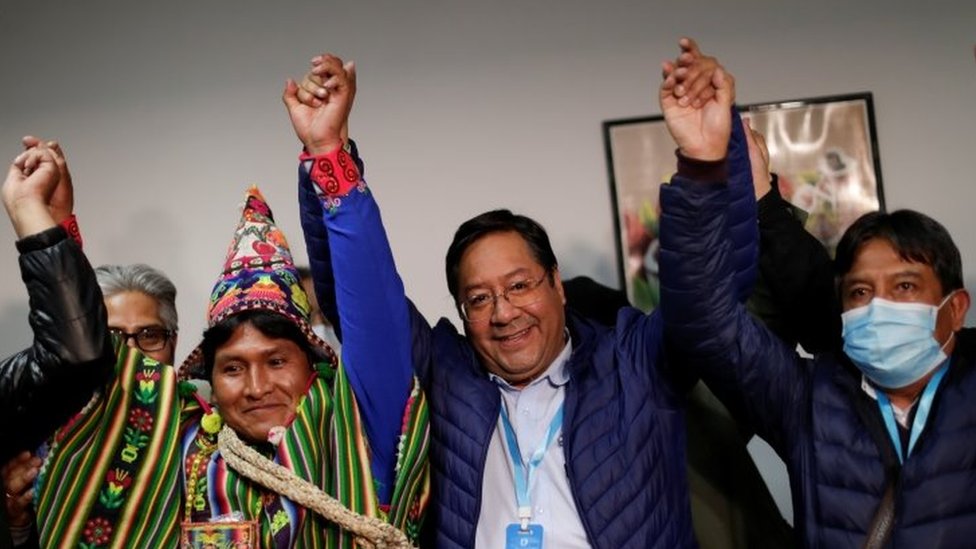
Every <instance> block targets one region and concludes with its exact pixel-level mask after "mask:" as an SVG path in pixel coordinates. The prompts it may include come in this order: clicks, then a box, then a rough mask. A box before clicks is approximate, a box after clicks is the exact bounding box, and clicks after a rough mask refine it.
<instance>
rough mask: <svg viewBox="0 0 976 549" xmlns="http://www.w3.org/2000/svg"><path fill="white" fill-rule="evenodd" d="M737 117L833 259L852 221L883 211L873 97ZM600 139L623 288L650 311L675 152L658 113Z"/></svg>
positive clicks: (767, 106)
mask: <svg viewBox="0 0 976 549" xmlns="http://www.w3.org/2000/svg"><path fill="white" fill-rule="evenodd" d="M739 109H740V111H741V112H742V113H743V116H745V117H747V118H749V119H750V120H751V124H752V128H753V129H755V130H757V131H759V132H760V133H762V134H763V135H764V136H765V138H766V144H767V146H768V148H769V157H770V167H771V169H772V171H773V172H775V173H777V174H778V175H779V190H780V193H781V194H782V195H783V197H784V198H786V199H787V200H789V201H790V202H791V203H792V204H794V205H795V206H797V207H798V208H799V209H801V210H803V211H804V212H806V221H805V227H806V229H807V230H808V231H810V233H811V234H813V235H814V236H816V237H817V238H818V239H819V240H820V241H821V242H822V243H823V244H824V246H826V247H827V249H828V251H830V253H831V255H833V251H834V248H835V247H836V245H837V242H838V241H839V240H840V237H841V235H843V233H844V231H845V230H846V229H847V227H849V226H850V225H851V223H853V222H854V220H855V219H857V218H858V217H860V216H861V215H862V214H864V213H866V212H870V211H875V210H878V209H883V208H884V195H883V193H882V188H881V163H880V159H879V157H878V142H877V137H876V131H875V122H874V104H873V101H872V97H871V94H870V93H858V94H850V95H837V96H830V97H816V98H810V99H799V100H794V101H783V102H777V103H761V104H755V105H745V106H740V107H739ZM603 140H604V146H605V148H606V154H607V167H608V170H609V175H610V194H611V198H612V202H613V210H614V223H615V226H616V235H617V238H616V240H617V262H618V265H619V273H620V283H621V287H623V288H626V290H627V296H628V297H629V298H630V301H631V303H633V304H634V305H635V306H637V307H639V308H641V309H644V310H650V309H652V308H654V307H656V306H657V303H658V284H657V259H656V258H657V244H658V242H657V220H658V211H659V210H658V188H659V187H660V185H661V183H663V182H666V181H668V180H670V179H671V175H672V174H673V173H674V170H675V162H676V160H675V156H674V151H675V149H676V147H677V146H676V145H675V143H674V141H673V140H672V139H671V135H670V134H669V133H668V130H667V127H666V126H665V124H664V118H663V116H660V115H658V116H649V117H643V118H628V119H622V120H608V121H605V122H604V123H603Z"/></svg>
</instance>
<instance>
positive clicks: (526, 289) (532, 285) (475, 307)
mask: <svg viewBox="0 0 976 549" xmlns="http://www.w3.org/2000/svg"><path fill="white" fill-rule="evenodd" d="M548 276H549V275H548V274H544V275H542V276H540V277H539V278H536V279H530V280H519V281H517V282H513V283H511V284H509V285H508V286H507V287H506V288H505V290H504V291H502V293H500V294H495V293H491V292H486V291H479V292H475V293H473V294H471V295H469V296H468V297H466V298H464V299H463V300H461V316H463V317H464V320H467V321H468V322H481V321H484V320H488V318H490V317H491V313H492V310H493V309H494V308H495V302H496V301H498V298H501V297H503V298H505V300H506V301H508V303H509V304H511V305H512V306H513V307H526V306H529V305H532V304H533V303H535V302H537V301H539V300H540V299H542V292H541V291H540V290H541V284H542V281H543V280H545V279H546V277H548Z"/></svg>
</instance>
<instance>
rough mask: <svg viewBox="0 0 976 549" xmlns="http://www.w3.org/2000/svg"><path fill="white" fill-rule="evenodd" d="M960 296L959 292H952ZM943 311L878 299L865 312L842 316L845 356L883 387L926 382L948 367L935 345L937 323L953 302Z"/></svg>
mask: <svg viewBox="0 0 976 549" xmlns="http://www.w3.org/2000/svg"><path fill="white" fill-rule="evenodd" d="M953 293H955V292H953ZM950 297H952V293H950V294H949V295H947V296H946V297H945V299H943V300H942V303H940V304H939V306H938V307H936V306H935V305H929V304H926V303H901V302H895V301H888V300H885V299H881V298H874V299H872V300H871V302H870V303H868V304H867V305H865V306H863V307H858V308H856V309H851V310H850V311H847V312H845V313H844V314H843V315H841V319H842V320H843V324H844V332H843V337H844V352H845V353H847V356H848V357H850V359H851V361H852V362H854V364H855V365H856V366H857V367H858V369H860V370H861V372H863V373H864V375H865V376H867V378H868V379H870V380H871V381H872V382H874V383H875V384H877V385H878V386H880V387H882V388H885V389H899V388H901V387H906V386H908V385H911V384H912V383H914V382H916V381H918V380H920V379H922V378H923V377H925V376H926V375H927V374H928V373H929V372H931V371H933V370H935V369H936V368H937V367H938V366H939V365H940V364H942V363H943V362H945V360H946V358H947V357H946V354H945V352H944V351H943V349H944V348H945V346H946V345H948V344H949V342H950V341H952V335H954V334H952V335H950V336H949V339H947V340H946V342H945V343H944V344H942V345H939V342H938V341H936V340H935V335H934V333H933V332H934V331H935V321H936V318H938V316H939V310H940V309H942V306H943V305H945V304H946V302H947V301H949V298H950Z"/></svg>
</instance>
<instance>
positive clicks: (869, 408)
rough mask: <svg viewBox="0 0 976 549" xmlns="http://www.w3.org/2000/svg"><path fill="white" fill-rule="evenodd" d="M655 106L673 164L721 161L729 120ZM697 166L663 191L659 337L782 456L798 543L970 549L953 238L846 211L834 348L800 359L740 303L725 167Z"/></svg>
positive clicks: (964, 334)
mask: <svg viewBox="0 0 976 549" xmlns="http://www.w3.org/2000/svg"><path fill="white" fill-rule="evenodd" d="M664 95H665V94H662V97H663V96H664ZM662 110H663V111H664V114H665V119H666V120H667V121H668V126H669V130H671V133H672V135H673V136H674V138H675V141H676V142H677V143H678V145H679V158H684V157H687V156H688V154H687V152H686V151H701V150H706V152H708V151H709V150H713V149H714V152H715V153H716V154H717V156H716V155H705V156H701V155H699V157H705V158H719V157H721V150H720V149H722V150H724V149H723V148H724V146H725V142H727V140H728V135H729V133H728V124H727V122H726V123H725V124H720V123H715V121H714V120H711V121H701V122H702V124H701V127H700V128H690V127H689V123H688V121H689V120H691V121H694V120H698V119H700V118H701V117H698V119H696V118H695V116H694V113H689V112H687V111H689V109H687V108H685V107H682V106H680V105H677V104H674V103H673V102H672V103H668V102H665V101H662ZM706 122H710V123H706ZM697 130H700V131H697ZM709 147H712V149H709ZM682 162H685V163H687V161H686V160H679V166H680V165H681V163H682ZM688 172H689V170H688V169H685V170H684V171H683V170H682V169H681V168H680V167H679V175H681V174H682V173H688ZM692 173H693V174H694V176H693V177H677V176H676V177H675V179H674V180H673V181H672V184H671V185H666V186H665V187H663V188H662V191H661V204H662V217H661V234H662V246H661V257H662V261H661V271H660V272H661V288H662V300H663V301H665V302H666V303H669V304H671V306H669V307H664V308H662V315H663V319H664V323H665V336H666V340H667V341H668V344H669V345H670V351H671V352H672V355H673V356H675V357H677V358H679V359H680V361H681V363H683V364H689V365H696V366H697V367H698V368H700V373H701V376H702V378H703V379H704V380H705V381H706V383H708V385H709V387H710V388H712V390H713V391H714V392H715V393H716V395H718V397H719V398H720V399H722V400H723V401H724V402H725V404H726V405H727V406H729V408H731V409H737V410H741V411H742V412H743V413H744V414H746V416H747V419H748V421H750V422H751V423H752V424H753V425H754V426H755V427H756V431H757V433H758V434H759V435H760V436H762V437H763V438H764V439H765V440H766V441H767V442H769V443H770V445H771V446H772V447H773V448H774V449H775V450H776V451H777V453H778V454H779V455H780V456H781V457H782V458H783V460H784V461H785V462H786V465H787V468H788V470H789V473H790V483H791V487H792V492H793V507H794V509H795V520H794V523H795V526H796V532H797V535H798V536H799V537H800V539H801V541H802V543H803V545H804V546H805V547H887V546H892V547H972V546H973V543H974V541H973V540H976V406H973V404H972V401H973V398H976V330H972V329H963V327H962V324H963V320H964V318H965V315H966V312H967V310H968V309H969V305H970V297H969V293H968V292H967V291H966V290H965V289H964V288H963V277H962V261H961V258H960V255H959V250H958V249H957V248H956V246H955V244H954V243H953V242H952V238H951V237H950V236H949V233H948V232H947V231H946V230H945V228H944V227H942V225H940V224H939V223H938V222H936V221H935V220H933V219H931V218H929V217H927V216H925V215H923V214H920V213H917V212H913V211H909V210H900V211H896V212H893V213H871V214H867V215H865V216H864V217H862V218H860V219H859V220H858V221H856V222H855V223H854V224H853V225H852V226H851V227H850V229H848V231H847V232H846V233H845V234H844V237H843V238H842V239H841V241H840V244H839V245H838V248H837V259H836V268H837V274H838V291H839V295H840V300H841V306H842V309H843V311H844V313H843V337H844V348H843V353H842V354H840V356H833V355H821V356H818V357H817V358H815V359H813V360H805V359H802V358H800V357H798V356H797V355H796V353H795V352H794V350H793V349H792V348H791V347H790V346H788V345H785V344H783V343H782V342H781V341H780V340H779V339H777V338H776V337H775V336H774V335H773V334H772V333H771V332H769V330H768V329H766V328H765V327H764V326H763V325H762V324H761V323H759V322H757V321H755V320H753V319H752V318H751V317H750V316H749V315H748V313H746V311H745V309H744V308H743V307H742V306H741V305H740V304H739V303H737V301H736V298H735V294H734V281H733V276H734V271H733V269H732V267H731V262H730V259H731V257H730V256H731V254H730V251H731V249H732V248H731V246H730V242H729V235H728V232H729V231H730V229H732V227H731V226H730V224H729V223H728V222H727V220H726V219H725V211H726V208H727V202H728V193H729V191H728V186H727V185H725V184H724V183H722V181H723V180H724V178H725V175H724V166H723V162H712V163H710V164H708V163H702V162H699V163H698V165H697V166H696V170H694V171H693V172H692Z"/></svg>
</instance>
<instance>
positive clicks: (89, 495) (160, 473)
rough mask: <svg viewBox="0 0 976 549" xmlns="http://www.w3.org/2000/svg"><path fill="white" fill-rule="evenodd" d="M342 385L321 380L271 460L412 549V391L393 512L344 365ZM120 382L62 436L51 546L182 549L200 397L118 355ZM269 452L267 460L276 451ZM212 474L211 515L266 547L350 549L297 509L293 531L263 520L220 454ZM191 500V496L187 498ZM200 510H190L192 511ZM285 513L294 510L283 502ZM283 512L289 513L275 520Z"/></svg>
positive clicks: (45, 541)
mask: <svg viewBox="0 0 976 549" xmlns="http://www.w3.org/2000/svg"><path fill="white" fill-rule="evenodd" d="M336 372H337V375H336V376H335V379H334V382H330V381H327V380H325V379H322V378H319V379H317V380H315V382H314V383H313V384H312V386H311V388H310V389H309V391H308V393H307V395H306V397H305V398H304V399H303V400H302V402H301V403H300V404H299V407H298V410H297V414H296V419H295V421H294V422H293V423H292V425H291V426H289V428H288V429H287V430H286V431H285V434H284V437H283V438H282V440H281V442H280V444H279V445H278V446H277V451H276V452H275V455H274V456H273V457H274V458H275V461H278V462H279V463H280V464H281V465H283V466H285V467H286V468H288V469H290V470H291V471H292V472H293V473H294V474H296V475H297V476H299V477H301V478H303V479H305V480H308V481H310V482H312V483H313V484H315V485H316V486H319V487H320V488H321V489H322V490H324V491H325V492H326V493H328V494H330V495H332V496H333V497H335V498H336V499H338V500H339V501H340V502H342V504H343V505H345V506H346V507H348V508H349V509H351V510H353V511H355V512H357V513H360V514H363V515H367V516H372V517H378V518H380V519H383V520H387V521H389V522H390V523H392V524H393V525H394V526H396V527H397V528H399V529H401V530H403V531H404V532H406V533H407V535H408V537H410V538H411V539H412V540H414V541H415V540H416V536H417V533H418V531H419V526H420V519H421V517H422V511H423V509H424V508H425V507H426V503H427V497H428V491H429V477H428V469H427V445H428V433H427V426H428V415H427V405H426V400H425V399H424V396H423V393H422V392H420V391H418V390H417V389H416V382H415V387H414V391H413V393H412V395H411V398H410V400H409V402H408V404H407V409H406V411H405V414H404V422H403V429H404V430H403V433H402V438H401V441H400V447H399V452H398V453H399V455H398V457H397V473H396V481H395V482H396V485H395V487H394V495H393V499H392V501H391V505H390V509H389V512H388V513H385V512H383V511H381V510H380V508H379V505H378V502H377V500H376V491H375V487H374V485H373V477H372V474H371V472H370V465H369V459H368V456H369V449H368V447H367V442H366V439H365V437H364V436H363V434H362V433H363V432H364V431H363V426H362V425H361V422H360V419H359V413H358V408H357V405H356V400H355V396H354V394H353V391H352V389H351V387H350V386H349V384H348V381H347V379H346V376H345V374H344V371H343V370H342V368H341V367H340V368H339V369H338V370H337V371H336ZM116 373H117V375H116V377H115V378H114V379H113V380H112V383H111V384H110V385H108V386H107V387H106V388H105V389H104V391H102V392H101V393H100V394H98V395H96V396H95V397H94V398H93V399H92V401H91V402H89V404H88V405H87V406H86V407H85V408H84V410H82V412H80V413H79V414H78V416H76V417H75V418H74V419H73V420H72V421H71V422H70V423H69V424H67V425H65V426H64V427H62V428H61V429H60V430H59V431H58V432H57V433H56V435H55V437H54V440H53V442H52V446H51V450H50V453H49V455H48V457H47V459H46V461H45V464H44V467H43V469H42V472H41V475H40V478H39V480H38V488H37V501H36V503H37V520H38V528H39V530H40V536H41V545H42V546H43V547H84V548H94V547H133V548H144V547H162V548H165V547H177V546H178V545H179V538H180V523H181V521H182V520H183V519H184V516H183V515H184V509H185V508H186V505H185V502H184V499H183V498H184V483H185V482H186V478H185V476H184V473H188V471H189V469H190V468H189V467H186V465H188V460H187V458H188V450H190V452H189V454H192V453H193V447H194V445H195V444H196V441H197V440H198V439H202V438H204V437H206V436H209V435H206V434H205V433H203V430H202V429H200V418H201V417H202V415H203V411H202V410H201V408H200V406H199V404H197V403H196V401H195V399H194V398H193V397H192V396H182V395H181V394H180V391H178V381H177V377H176V372H175V370H174V368H173V367H171V366H168V365H163V364H160V363H159V362H156V361H155V360H152V359H150V358H148V357H145V356H143V355H142V354H141V353H140V352H139V351H138V350H137V349H130V348H128V347H125V346H121V347H120V349H119V358H118V362H117V364H116ZM269 453H270V452H269ZM210 460H211V461H212V463H209V469H210V471H211V473H210V474H209V475H205V476H204V477H203V478H201V479H197V480H196V482H194V483H193V486H194V487H199V488H202V489H203V490H206V493H207V506H208V511H209V512H212V513H215V514H217V513H219V510H218V509H210V507H211V504H210V502H215V503H216V505H215V507H217V508H219V509H220V510H223V511H226V510H227V508H229V509H230V510H232V511H236V512H238V513H240V515H241V516H243V517H244V518H246V519H256V520H258V521H259V524H260V531H259V538H260V540H261V545H262V546H263V547H270V546H271V544H272V532H273V531H274V532H277V531H281V530H283V529H285V528H287V529H288V530H290V531H291V532H293V535H291V546H293V547H325V548H352V547H354V546H355V544H354V541H353V536H352V535H351V534H350V533H348V532H345V531H342V530H341V529H340V528H338V527H337V526H335V525H334V524H332V523H329V522H327V521H326V520H325V519H323V518H321V517H319V516H317V515H314V514H313V513H311V512H309V511H306V510H303V509H298V510H297V512H296V513H293V514H292V515H291V519H292V521H294V522H293V523H291V522H289V523H287V524H284V525H283V524H282V517H281V516H278V517H277V519H278V520H275V517H269V516H268V514H267V513H265V512H263V509H262V506H263V504H264V502H266V501H269V499H270V500H273V499H274V498H273V497H270V496H271V495H270V494H269V493H268V492H267V491H266V490H264V489H263V488H261V487H260V486H258V485H256V484H254V483H252V482H251V481H249V480H247V479H244V478H242V477H240V476H239V475H238V474H237V473H235V472H234V471H233V470H232V469H230V468H229V467H226V466H225V464H224V462H223V459H222V458H221V457H220V454H219V451H218V452H214V453H213V454H212V456H210ZM191 491H193V490H192V489H191ZM191 503H192V502H191ZM283 503H284V504H285V507H289V506H290V507H292V508H294V507H296V506H295V505H294V504H291V503H290V502H288V501H287V500H283ZM278 514H279V515H280V514H281V513H278Z"/></svg>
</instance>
